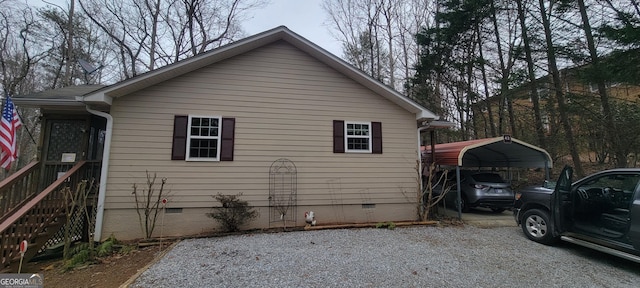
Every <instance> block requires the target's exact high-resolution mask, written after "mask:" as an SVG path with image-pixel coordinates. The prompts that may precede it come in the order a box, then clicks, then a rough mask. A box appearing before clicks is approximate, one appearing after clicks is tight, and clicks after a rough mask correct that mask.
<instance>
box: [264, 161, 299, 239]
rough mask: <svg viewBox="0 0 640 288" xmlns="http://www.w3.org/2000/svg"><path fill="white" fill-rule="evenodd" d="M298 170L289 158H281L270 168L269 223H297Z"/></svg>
mask: <svg viewBox="0 0 640 288" xmlns="http://www.w3.org/2000/svg"><path fill="white" fill-rule="evenodd" d="M297 194H298V171H297V169H296V165H295V164H294V163H293V162H292V161H291V160H289V159H286V158H280V159H278V160H276V161H274V162H273V163H271V167H270V168H269V224H270V225H271V223H274V222H282V223H283V225H284V228H286V226H287V223H288V222H289V223H293V224H294V225H295V223H296V215H297V214H298V213H297V206H298V205H297Z"/></svg>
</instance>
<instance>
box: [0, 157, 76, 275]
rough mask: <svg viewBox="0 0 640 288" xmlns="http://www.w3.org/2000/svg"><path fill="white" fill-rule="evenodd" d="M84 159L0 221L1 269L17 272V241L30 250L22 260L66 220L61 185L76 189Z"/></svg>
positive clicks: (66, 205) (65, 207)
mask: <svg viewBox="0 0 640 288" xmlns="http://www.w3.org/2000/svg"><path fill="white" fill-rule="evenodd" d="M85 163H86V162H85V161H80V162H78V163H77V164H76V165H74V166H73V167H72V168H71V169H69V170H68V171H67V172H66V173H65V174H64V175H62V176H61V177H60V178H58V179H57V180H56V181H54V182H53V183H52V184H51V185H49V186H48V187H47V188H46V189H44V190H43V191H42V192H40V193H38V194H37V195H36V196H35V197H32V198H31V199H30V200H28V201H27V202H26V203H24V204H23V205H22V206H21V207H20V208H18V209H15V210H14V211H13V212H11V213H10V214H9V215H7V216H6V217H3V218H4V221H2V222H0V251H1V254H0V260H1V261H2V262H1V263H0V271H12V273H15V271H17V264H18V263H19V261H20V253H19V248H20V242H22V241H23V240H27V242H28V243H29V246H28V247H29V249H27V252H26V253H25V256H24V261H29V259H31V258H32V257H33V256H35V255H36V253H37V252H38V250H39V249H40V248H41V247H42V245H43V244H44V243H45V242H46V241H47V240H48V239H49V237H51V235H53V234H54V233H55V232H56V231H58V230H59V229H60V228H61V227H62V226H63V225H64V223H65V222H66V220H67V219H66V217H65V212H66V209H67V207H68V203H66V202H65V198H64V194H63V189H62V187H64V186H68V187H70V188H72V191H74V190H73V189H75V185H76V184H77V183H78V182H79V181H80V180H82V179H81V178H82V176H84V175H83V173H78V172H82V171H81V168H82V167H83V166H84V164H85Z"/></svg>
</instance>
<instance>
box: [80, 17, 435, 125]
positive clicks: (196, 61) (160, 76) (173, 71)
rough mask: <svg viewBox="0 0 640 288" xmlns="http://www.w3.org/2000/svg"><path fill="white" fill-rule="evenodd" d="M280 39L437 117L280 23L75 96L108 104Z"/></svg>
mask: <svg viewBox="0 0 640 288" xmlns="http://www.w3.org/2000/svg"><path fill="white" fill-rule="evenodd" d="M279 40H283V41H286V42H287V43H289V44H291V45H293V46H295V47H296V48H298V49H300V50H302V51H304V52H306V53H308V54H309V55H311V56H312V57H314V58H316V59H317V60H319V61H320V62H322V63H324V64H326V65H327V66H329V67H331V68H333V69H335V70H337V71H338V72H340V73H342V74H343V75H345V76H346V77H348V78H350V79H352V80H354V81H356V82H357V83H359V84H360V85H363V86H365V87H367V88H368V89H370V90H372V91H373V92H375V93H377V94H379V95H381V96H383V97H385V98H387V99H388V100H390V101H391V102H393V103H395V104H396V105H398V106H400V107H402V108H404V109H405V110H407V111H409V112H412V113H415V114H416V119H417V120H420V121H425V120H426V121H431V120H435V119H438V118H439V117H438V116H437V115H435V114H434V113H433V112H431V111H429V110H427V109H425V108H424V107H422V106H421V105H419V104H417V103H415V102H414V101H412V100H411V99H409V98H407V97H405V96H404V95H402V94H400V93H398V92H397V91H395V90H394V89H392V88H390V87H388V86H386V85H384V84H382V83H380V82H379V81H377V80H375V79H373V78H372V77H370V76H369V75H367V74H365V73H363V72H362V71H360V70H358V69H356V68H355V67H353V66H352V65H350V64H348V63H347V62H345V61H344V60H342V59H340V58H338V57H336V56H335V55H333V54H331V53H329V52H327V51H326V50H324V49H322V48H321V47H319V46H318V45H316V44H314V43H312V42H310V41H308V40H306V39H305V38H303V37H301V36H300V35H298V34H296V33H294V32H292V31H291V30H289V29H288V28H286V27H285V26H280V27H277V28H274V29H271V30H268V31H265V32H262V33H260V34H256V35H254V36H251V37H248V38H245V39H242V40H239V41H236V42H234V43H231V44H228V45H225V46H222V47H220V48H217V49H214V50H211V51H209V52H206V53H203V54H200V55H196V56H194V57H191V58H188V59H185V60H182V61H179V62H177V63H174V64H171V65H167V66H165V67H162V68H159V69H156V70H153V71H149V72H147V73H144V74H141V75H138V76H136V77H133V78H130V79H127V80H124V81H121V82H118V83H116V84H113V85H111V86H107V87H104V88H102V89H99V90H97V91H93V92H90V93H88V94H86V95H85V96H82V97H78V100H79V101H81V102H84V103H87V104H97V105H104V104H107V105H111V103H112V101H113V99H114V98H118V97H122V96H125V95H127V94H129V93H132V92H135V91H138V90H140V89H143V88H146V87H149V86H152V85H155V84H158V83H161V82H163V81H166V80H169V79H172V78H175V77H178V76H180V75H183V74H185V73H188V72H191V71H194V70H197V69H200V68H202V67H205V66H208V65H211V64H214V63H217V62H220V61H222V60H225V59H228V58H231V57H234V56H237V55H240V54H243V53H246V52H249V51H251V50H254V49H256V48H259V47H263V46H265V45H268V44H271V43H274V42H276V41H279Z"/></svg>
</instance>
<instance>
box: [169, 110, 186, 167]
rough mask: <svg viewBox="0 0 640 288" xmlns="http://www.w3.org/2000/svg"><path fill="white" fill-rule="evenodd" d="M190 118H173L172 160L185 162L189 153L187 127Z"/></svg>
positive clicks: (182, 116) (180, 116) (177, 116)
mask: <svg viewBox="0 0 640 288" xmlns="http://www.w3.org/2000/svg"><path fill="white" fill-rule="evenodd" d="M188 124H189V116H184V115H176V116H175V117H174V118H173V146H172V147H171V160H184V159H185V155H186V153H187V125H188Z"/></svg>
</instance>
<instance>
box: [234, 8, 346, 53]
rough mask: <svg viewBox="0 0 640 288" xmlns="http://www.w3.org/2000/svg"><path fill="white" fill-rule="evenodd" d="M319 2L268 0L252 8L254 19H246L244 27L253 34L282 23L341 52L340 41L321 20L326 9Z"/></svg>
mask: <svg viewBox="0 0 640 288" xmlns="http://www.w3.org/2000/svg"><path fill="white" fill-rule="evenodd" d="M321 5H322V0H271V3H270V4H269V5H267V6H266V7H265V8H262V9H260V10H256V11H254V12H253V13H254V15H253V19H251V20H249V21H247V22H245V24H243V28H244V29H245V31H246V32H247V33H248V34H249V35H253V34H257V33H260V32H263V31H266V30H269V29H271V28H275V27H278V26H281V25H284V26H287V28H289V30H291V31H293V32H295V33H297V34H299V35H300V36H302V37H304V38H306V39H307V40H309V41H311V42H313V43H315V44H317V45H318V46H320V47H322V48H324V49H326V50H328V51H329V52H331V53H333V54H334V55H336V56H338V57H339V56H341V55H342V49H341V45H340V42H339V41H337V40H335V39H334V38H333V36H331V34H330V33H329V29H328V26H327V25H325V24H324V23H325V22H327V13H326V12H325V11H324V10H323V9H322V6H321Z"/></svg>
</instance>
